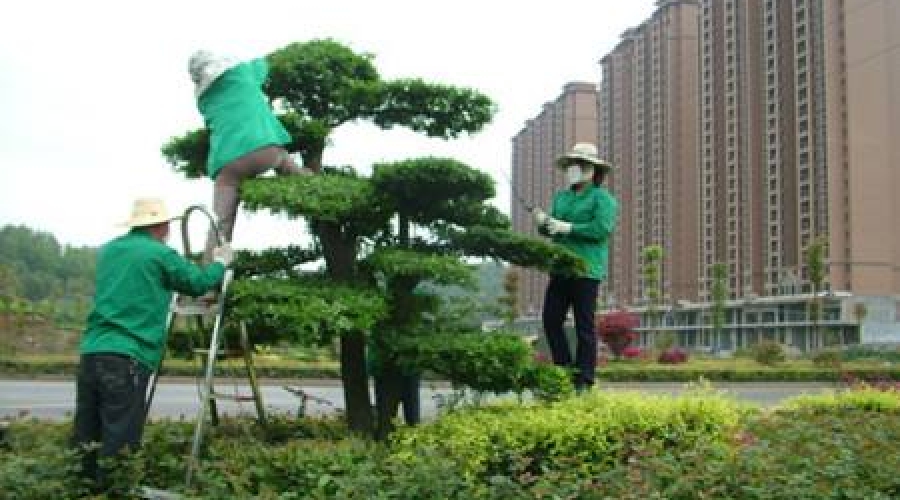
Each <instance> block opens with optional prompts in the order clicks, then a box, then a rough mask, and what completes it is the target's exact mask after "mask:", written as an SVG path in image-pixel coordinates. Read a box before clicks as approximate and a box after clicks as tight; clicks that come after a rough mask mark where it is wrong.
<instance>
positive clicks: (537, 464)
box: [395, 392, 747, 479]
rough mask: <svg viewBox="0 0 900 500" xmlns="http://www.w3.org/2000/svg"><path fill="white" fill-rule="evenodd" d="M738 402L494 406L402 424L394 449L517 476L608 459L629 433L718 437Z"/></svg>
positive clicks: (586, 400) (615, 456)
mask: <svg viewBox="0 0 900 500" xmlns="http://www.w3.org/2000/svg"><path fill="white" fill-rule="evenodd" d="M746 410H747V409H746V407H743V406H741V405H738V404H736V403H734V402H733V401H731V400H729V399H727V398H724V397H721V396H717V395H710V394H703V395H698V394H686V395H684V396H682V397H679V398H670V397H664V396H648V395H646V394H641V393H603V392H592V393H590V394H587V395H584V396H581V397H578V398H570V399H567V400H564V401H561V402H558V403H553V404H548V405H524V406H523V405H513V404H506V405H497V406H493V407H490V408H488V409H485V410H480V411H470V412H458V413H454V414H450V415H447V416H445V417H444V418H442V419H440V420H439V421H438V422H436V423H434V424H433V425H428V426H424V427H420V428H413V429H408V430H404V431H403V432H401V433H400V434H398V435H397V436H396V437H395V453H397V454H399V455H401V456H406V457H414V456H416V455H417V453H418V452H417V450H419V449H422V448H425V449H432V448H433V449H436V450H438V451H439V452H440V453H441V454H442V455H443V456H445V457H447V458H448V459H449V460H451V461H452V462H454V463H458V464H460V467H461V468H462V471H463V473H464V474H466V475H467V476H468V477H472V478H482V479H484V478H487V477H491V476H493V475H503V476H509V475H513V476H515V475H517V474H520V473H522V472H524V471H522V470H518V467H519V466H521V465H522V464H527V466H528V467H529V468H533V469H538V470H543V469H545V468H551V469H553V468H557V467H565V466H567V461H568V460H570V459H573V458H574V459H577V460H579V461H584V462H597V463H603V464H607V463H615V462H616V461H617V460H620V459H621V458H622V457H623V454H627V453H628V450H626V449H624V448H623V447H622V446H623V438H624V436H626V435H631V434H637V435H640V436H643V437H644V438H645V439H648V440H653V441H659V442H661V443H664V444H666V445H667V446H674V447H690V446H691V445H692V443H693V442H694V441H695V440H697V439H698V438H699V436H701V435H703V436H712V437H713V438H721V439H724V437H725V436H726V435H728V433H729V432H730V430H731V429H732V428H733V427H734V426H736V425H737V423H738V422H739V420H740V418H741V415H742V414H743V413H744V412H745V411H746Z"/></svg>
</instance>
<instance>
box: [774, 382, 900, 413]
mask: <svg viewBox="0 0 900 500" xmlns="http://www.w3.org/2000/svg"><path fill="white" fill-rule="evenodd" d="M781 406H782V408H783V409H784V410H786V411H791V412H796V411H808V412H813V413H832V414H833V413H836V412H837V411H839V410H864V411H877V412H895V413H897V412H900V392H898V391H882V390H878V389H875V388H869V387H863V388H857V389H854V390H852V391H844V392H835V391H829V392H823V393H821V394H803V395H800V396H796V397H794V398H791V399H790V400H788V401H785V402H784V403H782V405H781Z"/></svg>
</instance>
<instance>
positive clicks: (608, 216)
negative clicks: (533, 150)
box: [534, 143, 618, 391]
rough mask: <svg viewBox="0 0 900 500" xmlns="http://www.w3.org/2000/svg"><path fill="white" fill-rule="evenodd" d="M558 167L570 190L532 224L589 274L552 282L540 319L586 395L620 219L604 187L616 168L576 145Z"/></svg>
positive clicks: (560, 361) (558, 360)
mask: <svg viewBox="0 0 900 500" xmlns="http://www.w3.org/2000/svg"><path fill="white" fill-rule="evenodd" d="M556 166H557V167H558V168H561V169H565V175H566V184H567V186H566V188H565V189H562V190H560V191H559V192H557V193H556V195H555V196H554V198H553V204H552V206H551V209H550V213H549V214H547V213H545V212H544V211H542V210H540V209H536V210H535V211H534V219H535V222H536V223H537V224H538V230H539V231H540V232H541V233H542V234H544V235H547V236H550V237H551V238H553V241H554V242H555V243H557V244H559V245H562V246H563V247H565V248H567V249H568V250H571V251H572V252H574V253H575V254H576V255H578V256H579V257H581V258H582V259H583V260H584V262H585V264H586V268H587V271H586V272H584V273H582V274H580V275H573V276H567V275H562V274H557V275H551V276H550V282H549V283H548V284H547V290H546V293H545V295H544V309H543V312H542V319H543V326H544V334H545V335H546V337H547V344H548V345H549V347H550V353H551V355H552V357H553V362H554V364H556V365H559V366H563V367H569V368H572V369H573V382H574V384H575V388H576V390H578V391H582V390H584V389H587V388H590V387H591V386H592V385H593V384H594V372H595V369H596V365H597V337H596V335H595V333H594V314H595V312H596V304H597V293H598V289H599V285H600V283H601V282H602V281H603V280H604V279H605V278H606V275H607V262H608V259H609V239H610V236H611V235H612V232H613V229H614V228H615V225H616V219H617V217H618V202H617V201H616V199H615V198H614V197H613V195H612V194H611V193H610V192H609V191H608V190H607V189H606V187H605V186H604V185H603V184H604V182H605V180H606V176H607V174H608V173H609V172H610V171H611V170H612V165H610V164H609V163H608V162H606V161H604V160H601V159H600V158H599V156H598V155H597V148H596V146H594V145H593V144H590V143H578V144H575V146H574V147H573V148H572V149H571V150H570V151H569V152H567V153H566V154H564V155H563V156H561V157H560V158H559V159H558V160H557V162H556ZM570 308H571V309H572V311H573V314H574V317H575V335H576V349H575V357H574V360H573V358H572V353H571V350H570V349H569V343H568V340H567V338H566V334H565V330H564V328H563V324H564V322H565V319H566V314H567V313H568V311H569V309H570Z"/></svg>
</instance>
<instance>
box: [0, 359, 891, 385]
mask: <svg viewBox="0 0 900 500" xmlns="http://www.w3.org/2000/svg"><path fill="white" fill-rule="evenodd" d="M77 362H78V361H77V358H74V357H68V358H65V357H47V358H0V375H6V376H37V375H67V376H69V375H73V374H74V373H75V367H76V366H77ZM254 363H255V366H256V371H257V375H258V376H259V377H262V378H312V379H316V378H329V379H331V378H340V366H339V365H338V364H337V363H334V362H331V363H329V362H317V363H309V362H302V361H285V360H278V361H270V360H265V359H262V358H256V359H255V360H254ZM201 366H202V365H201V362H200V361H199V360H197V361H196V362H194V361H186V360H184V359H167V360H166V361H164V363H163V375H164V376H166V375H168V376H196V375H197V374H198V373H200V370H201ZM216 367H217V368H218V369H219V370H220V371H219V373H221V374H222V375H224V376H241V375H242V374H243V371H242V365H241V364H240V363H239V362H237V361H235V360H228V361H225V362H221V361H220V362H218V363H217V364H216ZM428 378H434V377H428ZM597 379H598V380H601V381H604V380H605V381H608V382H693V381H697V380H701V379H704V380H709V381H716V382H843V381H847V380H861V381H881V380H900V366H896V365H888V366H871V365H870V366H852V365H849V364H846V363H845V364H844V366H843V367H841V368H837V367H829V366H814V365H808V366H802V367H794V366H791V365H790V364H782V365H779V366H774V367H768V366H762V365H760V366H753V365H750V366H737V367H726V368H714V367H708V366H703V367H697V366H691V365H690V364H687V365H684V364H681V365H660V364H643V363H641V364H637V363H616V364H612V365H605V366H600V367H598V368H597Z"/></svg>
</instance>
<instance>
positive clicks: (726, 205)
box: [599, 0, 900, 305]
mask: <svg viewBox="0 0 900 500" xmlns="http://www.w3.org/2000/svg"><path fill="white" fill-rule="evenodd" d="M898 21H900V4H898V3H897V2H892V1H890V0H871V1H864V2H850V1H846V0H789V1H777V0H697V1H688V0H660V1H659V2H657V10H656V12H655V13H654V14H653V16H652V17H651V18H650V19H648V20H647V21H646V22H645V23H643V24H641V25H640V26H638V27H636V28H634V29H631V30H628V31H626V32H625V34H623V36H622V41H621V42H620V43H619V45H618V46H617V47H615V48H614V49H613V50H612V51H611V52H610V53H609V54H608V55H606V56H605V57H604V58H603V59H602V60H601V73H602V80H601V84H600V111H599V116H600V127H599V128H600V138H599V143H600V145H601V148H602V150H603V151H604V153H606V154H607V155H608V156H609V157H610V158H612V160H613V162H614V163H615V164H616V165H617V167H618V171H617V172H616V173H617V175H616V176H614V181H613V182H614V183H615V186H616V187H617V188H618V189H617V195H618V196H619V198H620V200H621V201H622V214H623V221H622V225H621V226H620V228H619V231H618V232H617V237H618V238H617V241H616V244H615V251H614V259H615V261H616V269H617V270H619V271H621V272H620V273H619V274H618V275H616V276H615V281H614V282H613V293H614V294H615V295H616V297H617V298H618V299H620V302H621V303H622V304H624V305H640V304H641V303H642V302H643V300H644V298H645V297H646V295H647V294H646V290H644V286H643V284H642V282H641V272H640V269H641V262H640V254H641V249H642V248H644V247H646V246H649V245H660V246H661V247H662V248H663V250H664V252H665V259H664V262H663V266H662V267H663V269H662V273H661V286H662V288H663V290H662V294H661V295H662V296H663V297H667V299H666V300H668V301H670V302H671V301H675V300H693V301H700V302H703V301H709V300H710V299H711V289H712V285H713V276H712V268H713V265H715V264H723V265H724V266H725V269H726V276H727V281H726V285H727V290H728V295H729V298H732V299H736V298H740V297H744V296H753V297H756V296H773V295H780V294H784V293H785V290H786V289H789V288H793V287H796V286H798V285H799V287H800V289H801V290H802V291H803V292H812V291H813V290H812V289H813V288H814V283H813V281H812V279H811V276H810V272H809V271H810V270H809V269H808V265H807V262H806V256H807V254H808V251H809V249H810V247H811V246H812V245H813V244H815V243H816V242H817V241H821V242H823V243H824V244H825V245H826V247H827V249H828V253H827V256H826V258H827V262H828V264H829V266H828V272H827V274H826V276H825V280H824V283H823V286H824V288H826V289H828V290H840V291H848V292H851V293H853V294H855V295H862V296H881V295H894V294H898V293H900V274H898V273H900V233H897V232H895V231H885V229H884V228H886V227H887V228H893V227H894V226H895V225H897V223H900V204H896V203H894V201H893V200H894V199H895V196H896V195H895V193H897V192H898V191H897V190H898V187H900V173H898V170H897V169H896V168H895V165H896V164H897V160H898V159H900V145H898V141H895V140H894V141H892V140H891V138H892V137H893V136H895V135H896V134H897V132H900V130H898V124H900V99H898V98H897V97H895V96H894V94H895V92H894V91H893V89H892V86H891V83H892V82H896V81H898V80H897V78H898V74H900V48H898V47H900V33H898V31H897V30H892V29H891V28H890V27H891V26H894V23H897V22H898Z"/></svg>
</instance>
